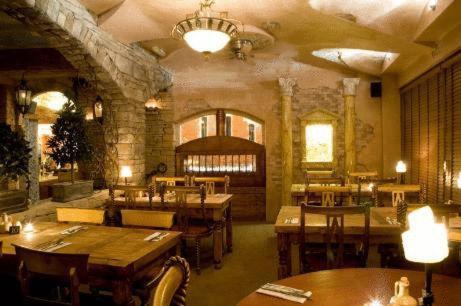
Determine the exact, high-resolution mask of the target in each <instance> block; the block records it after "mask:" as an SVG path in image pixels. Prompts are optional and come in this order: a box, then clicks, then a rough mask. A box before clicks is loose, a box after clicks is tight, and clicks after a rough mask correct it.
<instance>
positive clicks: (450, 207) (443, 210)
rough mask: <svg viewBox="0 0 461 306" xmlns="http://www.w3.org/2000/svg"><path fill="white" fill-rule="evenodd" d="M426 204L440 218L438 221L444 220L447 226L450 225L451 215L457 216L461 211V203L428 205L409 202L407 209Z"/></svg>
mask: <svg viewBox="0 0 461 306" xmlns="http://www.w3.org/2000/svg"><path fill="white" fill-rule="evenodd" d="M424 206H429V207H430V208H431V209H432V212H433V213H434V216H435V217H436V219H437V220H438V222H443V223H444V224H445V225H446V227H447V228H448V227H449V226H450V215H451V216H454V215H455V214H456V215H457V216H459V215H460V213H461V205H460V204H436V205H426V204H409V205H408V207H407V211H408V212H411V211H412V210H415V209H418V208H422V207H424Z"/></svg>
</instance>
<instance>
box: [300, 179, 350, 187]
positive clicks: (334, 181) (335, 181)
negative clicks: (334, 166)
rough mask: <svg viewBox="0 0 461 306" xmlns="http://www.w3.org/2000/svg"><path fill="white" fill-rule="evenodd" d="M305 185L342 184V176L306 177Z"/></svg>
mask: <svg viewBox="0 0 461 306" xmlns="http://www.w3.org/2000/svg"><path fill="white" fill-rule="evenodd" d="M306 185H320V186H344V179H343V178H342V177H306Z"/></svg>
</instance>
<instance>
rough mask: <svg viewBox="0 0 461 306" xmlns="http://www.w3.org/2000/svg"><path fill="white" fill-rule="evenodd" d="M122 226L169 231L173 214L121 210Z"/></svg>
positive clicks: (172, 222) (167, 212) (172, 221)
mask: <svg viewBox="0 0 461 306" xmlns="http://www.w3.org/2000/svg"><path fill="white" fill-rule="evenodd" d="M121 214H122V224H123V226H128V227H144V228H145V227H148V228H161V229H171V228H172V227H173V224H174V215H175V213H174V212H169V211H153V210H133V209H122V210H121Z"/></svg>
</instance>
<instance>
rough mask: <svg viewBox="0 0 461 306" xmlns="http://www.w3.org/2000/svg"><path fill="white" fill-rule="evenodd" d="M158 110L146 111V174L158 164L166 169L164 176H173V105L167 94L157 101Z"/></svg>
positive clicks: (170, 97)
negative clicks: (162, 164) (165, 166)
mask: <svg viewBox="0 0 461 306" xmlns="http://www.w3.org/2000/svg"><path fill="white" fill-rule="evenodd" d="M156 102H157V106H158V110H148V111H146V174H149V173H153V171H155V169H156V168H157V165H158V164H159V163H165V164H166V165H167V167H168V170H167V173H166V175H174V174H175V151H174V148H175V142H174V141H175V140H174V129H173V128H174V124H173V117H174V116H173V115H174V103H173V98H172V96H171V94H170V93H169V92H166V93H161V94H160V95H159V99H157V101H156Z"/></svg>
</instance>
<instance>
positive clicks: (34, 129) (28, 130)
mask: <svg viewBox="0 0 461 306" xmlns="http://www.w3.org/2000/svg"><path fill="white" fill-rule="evenodd" d="M37 137H38V121H37V120H32V119H28V118H27V117H26V119H25V120H24V138H25V139H26V140H27V141H28V142H29V147H30V148H31V149H32V151H31V152H30V154H31V158H30V159H29V172H30V174H29V180H30V185H29V199H30V200H31V202H32V203H36V202H38V201H39V200H40V192H39V184H38V182H39V175H40V165H39V163H38V154H39V152H38V139H37Z"/></svg>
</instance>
